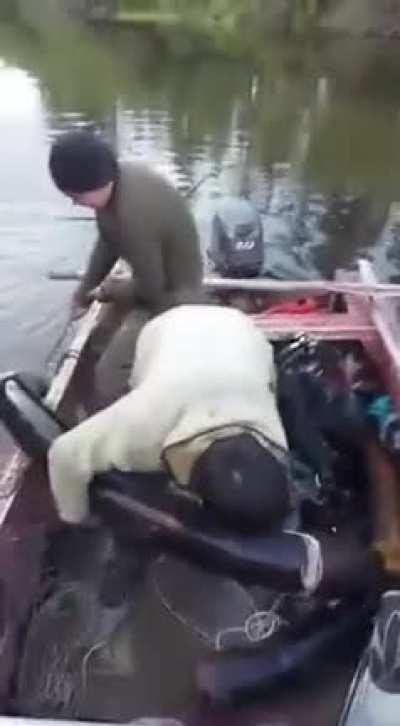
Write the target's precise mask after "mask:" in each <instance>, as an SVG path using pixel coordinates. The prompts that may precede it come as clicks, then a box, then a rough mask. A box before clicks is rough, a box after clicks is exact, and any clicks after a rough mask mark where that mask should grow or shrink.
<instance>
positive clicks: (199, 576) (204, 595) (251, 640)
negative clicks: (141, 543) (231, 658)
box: [150, 555, 285, 651]
mask: <svg viewBox="0 0 400 726" xmlns="http://www.w3.org/2000/svg"><path fill="white" fill-rule="evenodd" d="M150 577H151V582H152V586H153V588H154V590H155V592H156V593H157V596H158V597H159V599H160V602H161V603H162V605H163V606H164V607H165V608H166V610H167V611H168V612H169V613H170V614H171V615H172V617H173V618H175V619H176V620H177V621H178V622H179V623H180V624H181V625H182V626H183V627H185V628H187V629H188V630H190V631H191V632H192V633H194V634H196V636H197V637H199V638H200V639H202V640H203V642H204V643H206V644H207V646H208V647H209V648H210V649H212V650H218V651H220V650H227V649H229V648H233V647H242V648H243V647H252V646H254V645H257V644H259V643H260V642H261V641H263V640H265V639H267V638H269V637H270V636H271V635H272V634H273V633H275V632H276V631H277V630H278V629H279V628H281V627H282V626H283V625H284V624H285V620H284V618H283V617H282V616H281V612H280V611H281V607H282V605H283V602H284V600H285V596H284V595H282V594H280V593H279V594H277V593H276V592H275V591H270V590H266V589H263V591H262V597H261V598H260V592H258V596H259V597H258V602H257V598H256V597H255V596H254V595H253V594H252V593H251V592H250V591H249V590H248V589H245V588H244V587H243V586H242V585H240V584H239V583H238V582H236V581H235V580H233V579H231V578H228V577H221V576H219V575H214V574H211V573H209V572H206V571H204V570H201V569H200V568H197V567H194V566H193V565H189V564H188V563H186V562H183V561H182V560H179V559H177V558H175V557H172V556H165V555H164V556H162V557H160V558H159V559H158V560H157V561H156V562H155V563H154V564H153V566H152V568H151V571H150ZM261 602H262V605H263V608H262V609H261V608H260V605H261Z"/></svg>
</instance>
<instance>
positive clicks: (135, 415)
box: [48, 390, 154, 524]
mask: <svg viewBox="0 0 400 726" xmlns="http://www.w3.org/2000/svg"><path fill="white" fill-rule="evenodd" d="M148 404H149V402H148V401H147V397H146V396H145V395H143V393H142V391H141V390H136V391H131V392H130V393H128V394H127V395H126V396H124V397H123V398H121V399H119V400H118V401H116V403H114V404H112V405H111V406H109V407H108V408H106V409H104V411H100V412H99V413H97V414H96V415H94V416H91V417H90V418H88V419H87V420H86V421H83V422H82V423H81V424H79V425H78V426H76V427H75V428H73V429H71V430H70V431H67V432H66V433H65V434H62V435H61V436H60V437H59V438H58V439H57V440H56V441H55V442H54V443H53V445H52V446H51V448H50V451H49V454H48V471H49V478H50V487H51V491H52V493H53V496H54V500H55V504H56V507H57V511H58V513H59V515H60V517H61V519H63V520H64V521H65V522H70V523H71V524H79V523H80V522H82V521H83V520H84V519H85V518H86V517H87V516H88V514H89V498H88V492H89V484H90V482H91V480H92V479H93V477H94V476H95V475H96V474H100V473H104V472H107V471H110V470H111V469H113V468H117V469H121V470H122V471H131V470H133V469H135V467H138V468H140V467H143V466H145V468H146V455H147V448H148V442H149V439H150V436H149V431H150V429H149V426H150V423H149V418H150V414H151V405H148ZM152 425H153V426H154V422H153V423H152ZM151 453H152V452H150V455H151Z"/></svg>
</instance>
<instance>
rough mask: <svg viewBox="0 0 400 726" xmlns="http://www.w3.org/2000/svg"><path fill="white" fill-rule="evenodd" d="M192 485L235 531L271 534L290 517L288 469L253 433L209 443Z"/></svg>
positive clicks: (197, 466) (196, 465)
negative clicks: (272, 530) (287, 516)
mask: <svg viewBox="0 0 400 726" xmlns="http://www.w3.org/2000/svg"><path fill="white" fill-rule="evenodd" d="M190 485H191V488H192V489H193V490H194V491H195V492H196V493H197V494H199V495H200V496H201V497H202V499H203V501H204V502H205V503H206V504H208V505H209V506H210V508H213V509H214V511H215V513H216V514H217V515H218V516H219V517H220V518H221V519H223V520H224V521H225V523H226V524H227V525H228V526H232V527H235V528H236V529H240V530H248V531H251V532H255V531H261V530H264V531H267V530H271V529H274V528H276V527H278V526H280V525H281V524H282V521H283V519H284V517H285V516H286V515H287V514H288V512H289V507H290V502H289V482H288V477H287V473H286V468H285V467H284V465H283V463H281V462H280V461H278V459H277V458H276V457H275V456H273V455H272V454H271V453H269V451H268V450H267V449H266V448H264V447H263V446H262V445H261V444H260V443H259V442H258V441H257V440H256V439H255V437H254V436H252V435H250V434H240V435H238V436H231V437H228V438H226V439H221V440H219V441H216V442H215V443H213V444H211V446H210V447H209V448H208V449H207V450H206V451H205V452H204V453H203V454H202V455H201V456H200V457H199V459H198V461H197V462H196V464H195V466H194V468H193V471H192V475H191V481H190Z"/></svg>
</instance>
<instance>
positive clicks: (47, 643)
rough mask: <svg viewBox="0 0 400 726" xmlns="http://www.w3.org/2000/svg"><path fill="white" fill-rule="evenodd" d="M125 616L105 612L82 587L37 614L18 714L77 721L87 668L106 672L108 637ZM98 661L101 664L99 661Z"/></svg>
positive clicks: (20, 680) (22, 667) (63, 589)
mask: <svg viewBox="0 0 400 726" xmlns="http://www.w3.org/2000/svg"><path fill="white" fill-rule="evenodd" d="M125 614H126V605H124V607H123V608H114V609H110V608H104V607H103V606H102V605H101V603H100V601H99V599H98V597H97V594H96V592H95V591H94V590H93V589H91V588H89V587H85V586H84V585H83V584H82V583H77V582H75V583H71V584H63V585H61V586H60V587H58V588H57V589H56V591H55V592H54V593H53V594H51V595H49V597H47V599H45V600H44V602H42V604H41V605H39V606H38V607H37V609H36V611H35V612H34V613H33V615H32V618H31V621H30V624H29V627H28V629H27V633H26V639H25V643H24V648H23V653H22V657H21V661H20V664H19V672H18V677H17V686H16V706H17V709H18V712H20V713H22V714H24V715H28V716H34V717H38V718H46V717H47V718H49V717H51V718H78V717H79V716H80V715H81V713H82V707H83V703H84V699H85V694H86V688H87V674H88V668H89V666H90V665H91V664H92V662H93V659H94V658H95V657H96V656H97V663H96V666H97V668H107V657H108V653H107V648H108V646H109V643H110V637H111V635H112V634H113V633H114V632H115V630H116V628H117V626H118V624H119V623H120V622H121V620H122V619H123V617H124V616H125ZM99 656H100V658H99Z"/></svg>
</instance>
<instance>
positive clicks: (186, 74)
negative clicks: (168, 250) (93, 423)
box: [0, 18, 400, 368]
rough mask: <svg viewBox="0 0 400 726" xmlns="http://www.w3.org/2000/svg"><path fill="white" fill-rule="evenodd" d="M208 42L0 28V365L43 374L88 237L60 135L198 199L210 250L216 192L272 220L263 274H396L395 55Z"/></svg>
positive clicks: (368, 44)
mask: <svg viewBox="0 0 400 726" xmlns="http://www.w3.org/2000/svg"><path fill="white" fill-rule="evenodd" d="M241 40H242V39H241V38H237V37H234V38H228V39H227V38H226V37H225V36H224V37H219V36H218V35H217V36H216V37H214V38H207V39H205V38H204V37H202V36H201V35H200V33H197V34H196V33H195V32H194V31H193V32H192V33H189V32H188V31H187V30H186V31H182V30H181V31H179V32H178V31H176V30H173V29H170V30H168V31H166V30H164V31H160V30H155V29H153V30H151V31H150V30H140V31H139V30H137V29H136V30H133V29H128V28H124V29H120V30H117V29H110V28H107V29H105V28H104V27H102V28H96V29H93V28H92V29H87V28H86V29H82V28H78V27H76V26H72V25H71V26H69V25H65V24H64V25H63V26H62V27H61V26H60V27H58V26H57V25H49V24H46V23H45V22H43V21H42V20H41V19H37V22H35V18H30V19H29V20H25V21H22V20H21V19H20V20H18V19H16V18H14V20H13V21H12V22H11V21H10V20H8V21H7V22H6V21H1V20H0V159H1V163H0V257H1V276H0V351H1V366H2V367H3V368H9V367H19V368H20V367H24V368H27V367H41V366H43V365H44V362H45V359H46V355H47V352H48V351H49V349H50V348H51V346H52V344H53V343H54V341H55V340H56V338H57V335H58V334H59V332H60V330H61V328H62V326H63V324H64V322H65V318H66V315H67V305H68V299H69V297H70V295H71V292H72V290H73V287H74V283H71V282H55V281H50V280H49V279H48V277H47V275H48V272H49V271H50V270H58V271H66V270H68V271H69V270H75V269H81V268H82V267H83V265H84V262H85V259H86V257H87V254H88V252H89V249H90V247H91V244H92V242H93V239H94V235H95V229H94V223H93V221H92V220H91V219H90V213H88V212H87V210H79V209H78V208H76V207H72V206H71V204H70V202H69V201H68V200H66V199H64V198H63V197H62V196H61V195H60V194H59V193H58V192H57V191H56V190H55V189H54V188H53V186H52V185H51V182H50V179H49V176H48V172H47V156H48V148H49V143H50V140H51V139H52V138H53V137H54V136H55V135H56V134H57V133H60V131H62V130H63V129H67V128H70V127H79V126H82V125H86V124H94V125H96V126H97V127H100V128H101V129H103V131H104V132H105V133H106V134H107V136H108V137H109V138H110V140H111V141H112V142H113V143H114V144H115V145H116V147H117V148H118V150H119V152H120V154H121V156H122V157H125V158H133V159H142V160H146V161H147V162H148V163H149V164H152V165H154V166H155V167H156V168H158V169H159V170H160V171H162V172H163V173H165V174H166V175H167V176H168V177H169V178H170V179H171V180H172V181H173V182H174V183H175V184H176V185H177V186H178V187H179V188H180V189H181V190H182V192H185V191H187V190H188V189H190V187H191V186H192V185H193V184H196V183H197V182H198V181H199V180H201V179H203V178H204V177H205V175H208V174H210V175H211V176H209V177H208V178H206V179H205V180H203V182H202V184H201V185H200V187H199V189H198V191H197V193H196V195H195V196H194V198H193V210H194V213H195V215H196V219H197V222H198V225H199V229H200V232H201V238H202V241H203V245H204V248H206V246H207V241H208V236H209V226H210V221H211V217H212V209H213V204H214V203H215V198H216V197H218V196H220V195H223V194H227V193H229V194H245V195H247V196H248V197H249V198H250V199H252V200H253V202H254V203H255V205H256V206H257V208H258V209H259V211H260V212H261V213H262V216H263V222H264V232H265V240H266V249H267V270H266V272H267V273H272V274H274V275H277V276H279V277H282V278H296V277H297V278H299V277H302V278H304V277H316V276H318V275H323V276H328V277H329V276H331V275H332V274H333V272H334V270H335V268H336V267H338V266H339V267H349V266H351V265H352V264H353V263H354V261H355V260H356V258H357V257H358V256H360V255H366V254H368V255H370V256H371V257H372V258H373V259H374V263H375V265H376V268H377V270H378V273H379V276H380V277H382V278H386V279H388V278H390V279H396V276H397V275H398V274H400V254H399V251H400V241H398V239H397V237H398V230H399V225H398V221H397V218H398V207H397V205H396V200H397V199H399V198H400V193H399V191H398V190H399V182H400V144H399V142H400V115H399V112H400V83H399V80H400V63H399V60H400V46H399V45H398V44H396V43H392V44H391V43H389V42H387V43H383V42H379V41H372V40H364V41H361V40H360V41H356V40H354V39H353V40H351V41H349V40H344V39H339V38H325V39H319V40H316V39H314V40H308V41H303V42H300V41H299V40H297V41H294V40H292V41H290V40H286V41H278V40H274V41H272V40H267V39H266V38H263V37H261V38H260V37H259V36H257V37H256V36H255V39H254V45H251V44H250V45H249V43H247V44H243V43H242V42H241Z"/></svg>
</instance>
